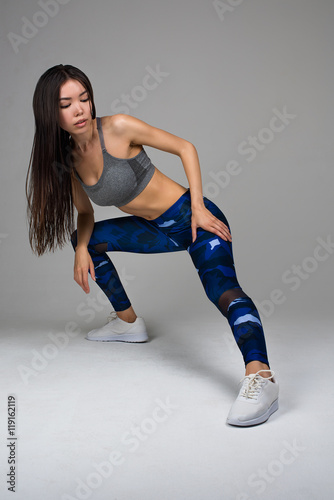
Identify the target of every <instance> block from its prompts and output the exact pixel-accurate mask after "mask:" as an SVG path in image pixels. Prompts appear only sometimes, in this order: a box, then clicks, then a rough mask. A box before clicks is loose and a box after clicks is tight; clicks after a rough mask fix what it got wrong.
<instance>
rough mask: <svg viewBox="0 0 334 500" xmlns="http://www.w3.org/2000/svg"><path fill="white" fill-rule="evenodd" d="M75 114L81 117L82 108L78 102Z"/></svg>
mask: <svg viewBox="0 0 334 500" xmlns="http://www.w3.org/2000/svg"><path fill="white" fill-rule="evenodd" d="M75 114H76V116H78V115H82V106H81V102H78V103H77V104H76V106H75Z"/></svg>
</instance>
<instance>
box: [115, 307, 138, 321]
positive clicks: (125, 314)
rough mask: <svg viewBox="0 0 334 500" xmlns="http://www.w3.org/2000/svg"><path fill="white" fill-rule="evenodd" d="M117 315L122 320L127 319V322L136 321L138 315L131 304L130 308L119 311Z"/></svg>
mask: <svg viewBox="0 0 334 500" xmlns="http://www.w3.org/2000/svg"><path fill="white" fill-rule="evenodd" d="M117 316H118V317H119V319H121V320H122V321H126V322H127V323H134V322H135V321H136V319H137V315H136V313H135V312H134V310H133V308H132V306H130V307H129V308H128V309H125V311H118V312H117Z"/></svg>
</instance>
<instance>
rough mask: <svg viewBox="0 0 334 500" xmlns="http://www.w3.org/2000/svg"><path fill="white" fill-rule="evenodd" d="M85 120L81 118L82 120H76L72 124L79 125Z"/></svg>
mask: <svg viewBox="0 0 334 500" xmlns="http://www.w3.org/2000/svg"><path fill="white" fill-rule="evenodd" d="M86 121H87V120H85V119H82V120H79V121H78V122H76V123H75V124H74V125H80V124H82V123H85V122H86Z"/></svg>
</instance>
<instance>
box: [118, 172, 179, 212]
mask: <svg viewBox="0 0 334 500" xmlns="http://www.w3.org/2000/svg"><path fill="white" fill-rule="evenodd" d="M186 191H187V189H186V188H185V187H184V186H181V184H178V183H177V182H175V181H173V180H172V179H170V178H169V177H167V176H166V175H165V174H163V173H162V172H160V170H158V169H157V168H155V172H154V174H153V177H152V179H151V180H150V182H149V183H148V185H147V186H146V187H145V189H144V190H143V191H142V192H141V193H140V194H139V195H138V196H137V197H136V198H135V199H134V200H132V201H130V203H127V204H126V205H124V206H122V207H118V208H119V209H120V210H122V212H125V213H127V214H131V215H137V216H138V217H143V218H144V219H147V220H152V219H156V218H157V217H159V216H160V215H162V214H163V213H164V212H165V211H166V210H167V209H168V208H169V207H171V206H172V205H173V204H174V203H175V202H176V201H177V200H178V199H179V198H180V196H182V194H183V193H185V192H186Z"/></svg>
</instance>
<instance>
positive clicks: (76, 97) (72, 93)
mask: <svg viewBox="0 0 334 500" xmlns="http://www.w3.org/2000/svg"><path fill="white" fill-rule="evenodd" d="M91 119H92V106H91V102H90V99H89V95H88V92H87V90H86V89H85V87H83V85H82V84H81V83H80V82H78V81H77V80H67V81H66V82H65V83H63V85H62V86H61V87H60V90H59V125H60V127H61V128H62V129H64V130H66V131H67V132H68V133H69V134H71V135H72V134H77V133H78V132H80V131H82V132H84V131H85V132H87V130H88V125H89V124H90V122H91Z"/></svg>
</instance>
